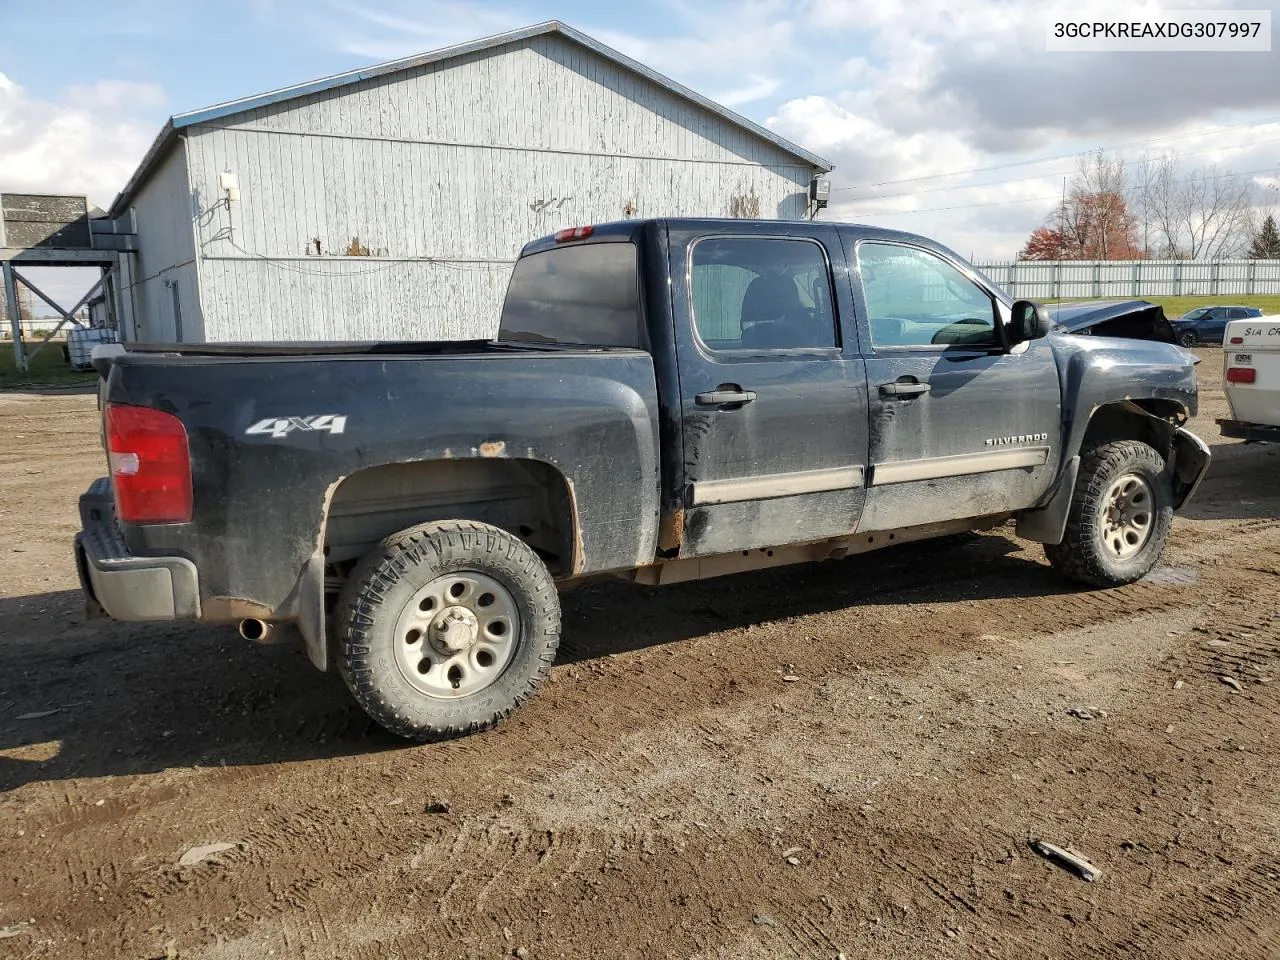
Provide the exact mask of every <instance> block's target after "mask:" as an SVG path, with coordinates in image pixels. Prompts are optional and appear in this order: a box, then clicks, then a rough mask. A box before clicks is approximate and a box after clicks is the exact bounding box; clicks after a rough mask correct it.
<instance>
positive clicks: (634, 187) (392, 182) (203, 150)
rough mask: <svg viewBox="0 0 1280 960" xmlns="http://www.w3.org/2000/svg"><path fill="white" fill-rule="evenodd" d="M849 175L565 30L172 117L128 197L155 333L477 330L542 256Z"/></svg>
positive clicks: (788, 200) (253, 336) (121, 204)
mask: <svg viewBox="0 0 1280 960" xmlns="http://www.w3.org/2000/svg"><path fill="white" fill-rule="evenodd" d="M830 169H831V165H830V164H829V163H827V162H826V161H825V160H823V159H822V158H821V157H818V156H815V155H814V154H812V153H809V152H808V151H806V150H804V149H802V148H800V147H798V146H796V145H794V144H792V143H789V142H787V141H786V140H784V139H782V138H781V137H778V136H776V135H775V134H773V133H771V132H770V131H768V130H766V129H764V128H763V127H761V126H759V125H757V124H754V123H752V122H751V121H749V120H747V119H745V118H744V117H741V116H739V115H737V114H735V113H733V112H732V111H730V110H728V109H726V108H724V107H722V106H720V105H718V104H715V103H713V102H711V101H710V100H708V99H706V98H705V97H702V96H700V95H699V94H697V93H694V92H693V91H691V90H689V89H687V88H685V87H683V86H680V85H679V84H676V83H674V82H672V81H671V80H668V79H666V78H665V77H662V76H660V75H659V74H657V73H655V72H654V71H652V70H650V69H648V68H647V67H645V66H643V65H641V64H639V63H637V62H635V61H634V60H631V59H629V58H627V57H625V56H623V55H622V54H620V53H617V52H616V51H614V50H611V49H609V48H608V47H605V46H604V45H602V44H600V43H598V42H596V41H595V40H593V39H591V38H590V37H588V36H586V35H584V34H582V33H580V32H578V31H576V30H573V29H572V28H570V27H567V26H565V25H563V24H561V23H558V22H550V23H545V24H540V25H537V26H533V27H528V28H525V29H522V30H517V31H514V32H511V33H506V34H502V35H500V36H496V37H490V38H487V39H484V40H478V41H475V42H473V43H467V44H463V45H461V46H456V47H450V48H448V49H445V50H439V51H435V52H433V53H428V54H423V55H420V56H414V57H409V58H406V59H403V60H397V61H394V62H391V63H386V64H382V65H380V66H376V67H370V68H367V69H363V70H356V71H352V72H350V73H344V74H340V75H338V76H334V77H329V78H327V79H323V80H317V81H314V82H311V83H305V84H300V85H298V86H294V87H289V88H286V89H283V90H278V91H275V92H273V93H267V94H263V95H261V96H256V97H248V98H245V99H242V100H235V101H232V102H229V103H224V104H219V105H217V106H214V107H209V108H207V109H204V110H197V111H193V112H190V113H184V114H180V115H178V116H175V117H172V118H171V119H170V120H169V122H168V123H167V124H166V125H165V127H164V129H163V130H162V131H161V132H160V135H159V136H158V137H157V138H156V141H155V142H154V144H153V145H152V147H151V149H150V150H149V151H148V153H147V155H146V157H145V158H144V160H143V162H142V164H141V166H140V167H139V168H138V170H137V171H136V172H135V173H134V175H133V177H132V178H131V179H130V181H129V183H128V184H127V185H126V187H125V188H124V190H123V191H122V192H121V193H120V195H119V196H118V197H117V198H116V200H115V202H114V204H113V205H112V209H111V211H110V216H111V217H112V218H114V219H115V221H116V225H115V226H116V230H117V231H118V232H120V233H123V234H136V236H135V237H134V238H133V240H132V243H131V245H133V246H135V248H136V260H135V262H134V263H133V264H132V268H133V269H132V271H131V273H132V277H131V278H130V280H129V282H130V289H131V291H132V299H133V307H134V310H133V315H134V319H133V321H132V326H133V329H131V330H124V331H122V335H123V337H124V338H125V339H137V340H147V341H168V342H173V341H192V342H199V341H230V340H381V339H465V338H470V337H487V336H491V335H492V334H493V333H494V332H495V331H496V325H497V318H498V310H499V307H500V304H501V299H502V295H503V292H504V290H505V287H506V283H507V278H508V276H509V274H510V269H511V263H512V261H513V260H514V258H515V256H516V254H517V253H518V252H519V250H520V247H521V246H522V245H523V244H524V243H525V242H527V241H528V240H531V239H533V238H535V237H538V236H543V235H545V234H548V233H551V232H554V231H555V230H557V229H560V228H561V227H564V226H570V225H575V224H583V223H593V222H597V223H598V222H602V221H608V220H619V219H627V218H637V217H649V216H718V217H734V216H737V217H764V218H784V219H798V218H802V217H805V216H807V215H809V212H810V202H809V189H810V184H811V182H812V181H813V180H814V179H815V178H817V177H820V176H821V175H822V174H825V173H826V172H827V171H829V170H830Z"/></svg>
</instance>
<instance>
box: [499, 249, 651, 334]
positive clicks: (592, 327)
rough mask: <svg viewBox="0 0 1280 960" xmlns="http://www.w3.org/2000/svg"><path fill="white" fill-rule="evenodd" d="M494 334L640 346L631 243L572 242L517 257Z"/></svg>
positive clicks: (636, 272)
mask: <svg viewBox="0 0 1280 960" xmlns="http://www.w3.org/2000/svg"><path fill="white" fill-rule="evenodd" d="M498 339H500V340H526V341H531V342H535V343H573V344H583V345H586V346H600V347H638V348H641V349H643V348H644V345H645V338H644V335H643V326H642V323H641V318H640V280H639V270H638V264H637V262H636V247H635V244H632V243H587V244H575V245H574V246H571V247H558V248H556V249H554V250H545V251H543V252H542V253H535V254H533V255H531V256H528V257H522V258H521V259H519V260H517V261H516V265H515V269H514V270H513V271H512V273H511V283H510V284H509V285H508V286H507V299H506V302H505V303H503V305H502V322H501V325H500V327H499V331H498Z"/></svg>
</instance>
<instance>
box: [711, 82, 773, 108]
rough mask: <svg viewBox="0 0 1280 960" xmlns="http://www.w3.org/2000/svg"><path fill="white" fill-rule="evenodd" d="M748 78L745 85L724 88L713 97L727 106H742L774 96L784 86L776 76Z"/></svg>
mask: <svg viewBox="0 0 1280 960" xmlns="http://www.w3.org/2000/svg"><path fill="white" fill-rule="evenodd" d="M746 79H747V81H748V82H747V84H746V85H745V86H741V87H734V88H733V89H731V90H724V91H722V92H720V93H718V94H714V95H713V96H712V97H711V99H712V100H715V101H716V102H717V103H722V104H724V105H725V106H726V107H740V106H742V105H743V104H746V103H755V102H756V101H757V100H763V99H764V98H765V97H769V96H772V95H773V94H775V93H776V92H777V91H778V88H779V87H781V86H782V81H781V80H779V79H777V78H776V77H747V78H746Z"/></svg>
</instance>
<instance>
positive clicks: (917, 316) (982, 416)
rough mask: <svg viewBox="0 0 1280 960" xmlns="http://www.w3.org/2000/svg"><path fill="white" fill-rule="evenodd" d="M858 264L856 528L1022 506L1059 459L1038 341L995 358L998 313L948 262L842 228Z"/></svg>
mask: <svg viewBox="0 0 1280 960" xmlns="http://www.w3.org/2000/svg"><path fill="white" fill-rule="evenodd" d="M842 235H843V236H844V239H845V242H846V245H847V246H848V247H849V249H850V253H851V259H852V260H854V262H856V265H857V271H858V273H857V282H856V283H855V297H856V300H857V304H858V308H859V311H858V312H859V333H860V335H861V340H862V343H863V350H864V356H865V360H866V367H867V403H868V407H869V410H870V453H869V465H870V479H869V486H868V490H867V501H866V506H865V509H864V514H863V520H862V523H861V525H860V529H862V530H890V529H895V528H900V527H909V526H916V525H919V524H924V523H934V522H940V521H946V520H953V519H960V518H968V517H981V516H985V515H990V514H998V513H1005V512H1008V511H1012V510H1018V509H1022V508H1025V507H1029V506H1032V505H1034V504H1035V503H1036V501H1037V500H1038V499H1039V498H1040V497H1041V496H1042V495H1043V494H1044V493H1045V492H1046V491H1047V490H1048V489H1049V486H1050V484H1051V483H1052V480H1053V478H1054V476H1055V475H1056V471H1057V468H1058V460H1059V456H1060V446H1061V433H1062V424H1061V420H1062V411H1061V388H1060V386H1059V382H1058V367H1057V362H1056V360H1055V358H1054V354H1053V350H1052V348H1051V346H1050V344H1049V342H1048V340H1047V339H1040V340H1033V341H1030V342H1027V343H1022V344H1019V345H1018V346H1017V347H1015V348H1013V349H1012V350H1006V349H1005V346H1004V344H1005V331H1004V324H1005V322H1006V321H1007V319H1008V307H1007V306H1006V305H1005V304H1004V303H1003V301H1002V300H1001V298H999V297H998V296H997V295H996V294H995V292H994V291H993V290H992V289H990V288H989V287H988V286H987V285H986V284H985V283H984V282H983V281H982V280H981V279H980V278H978V276H977V275H976V274H975V273H974V272H973V271H972V269H971V268H969V267H968V266H967V265H965V264H963V263H962V262H961V261H959V260H958V259H955V258H953V257H952V256H951V255H949V254H947V253H944V252H943V251H941V250H939V249H935V248H932V247H929V246H925V245H917V244H915V243H912V242H910V241H908V240H904V239H899V238H897V237H892V238H885V237H880V236H877V235H875V234H864V233H861V232H859V231H858V230H856V228H851V229H848V230H845V229H844V228H842Z"/></svg>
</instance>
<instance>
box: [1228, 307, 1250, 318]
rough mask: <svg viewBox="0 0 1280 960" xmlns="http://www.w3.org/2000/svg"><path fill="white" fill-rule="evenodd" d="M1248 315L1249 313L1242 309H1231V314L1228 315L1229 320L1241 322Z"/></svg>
mask: <svg viewBox="0 0 1280 960" xmlns="http://www.w3.org/2000/svg"><path fill="white" fill-rule="evenodd" d="M1248 315H1249V311H1248V310H1246V309H1244V307H1232V308H1231V313H1230V319H1232V320H1243V319H1244V318H1245V317H1247V316H1248Z"/></svg>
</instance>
